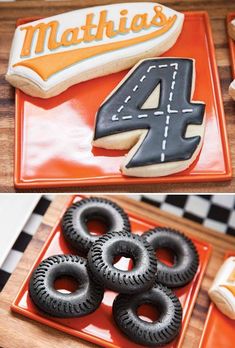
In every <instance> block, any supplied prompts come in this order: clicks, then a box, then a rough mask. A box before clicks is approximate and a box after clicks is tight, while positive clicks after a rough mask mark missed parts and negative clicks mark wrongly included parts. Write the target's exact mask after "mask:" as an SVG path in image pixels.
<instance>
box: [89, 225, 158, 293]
mask: <svg viewBox="0 0 235 348" xmlns="http://www.w3.org/2000/svg"><path fill="white" fill-rule="evenodd" d="M121 256H124V257H127V258H131V259H132V261H133V268H132V269H131V270H129V271H122V270H119V269H117V268H116V267H115V266H114V265H113V263H114V260H115V258H116V257H121ZM87 260H88V266H89V270H90V272H91V274H92V276H93V277H94V278H95V279H96V280H97V281H98V282H99V283H101V284H103V285H104V287H106V288H108V289H111V290H114V291H117V292H120V293H126V294H136V293H138V292H141V291H146V290H148V289H149V288H150V287H151V286H152V285H153V283H154V279H155V274H156V271H157V260H156V257H155V254H154V251H153V248H152V247H151V246H150V245H149V244H148V242H147V241H146V240H144V239H143V238H141V237H140V236H138V235H135V234H131V233H128V232H109V233H107V234H105V235H104V236H102V237H101V238H99V240H97V241H96V242H95V243H94V244H93V245H92V247H91V249H90V251H89V253H88V259H87Z"/></svg>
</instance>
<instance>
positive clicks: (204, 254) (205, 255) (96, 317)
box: [12, 197, 211, 348]
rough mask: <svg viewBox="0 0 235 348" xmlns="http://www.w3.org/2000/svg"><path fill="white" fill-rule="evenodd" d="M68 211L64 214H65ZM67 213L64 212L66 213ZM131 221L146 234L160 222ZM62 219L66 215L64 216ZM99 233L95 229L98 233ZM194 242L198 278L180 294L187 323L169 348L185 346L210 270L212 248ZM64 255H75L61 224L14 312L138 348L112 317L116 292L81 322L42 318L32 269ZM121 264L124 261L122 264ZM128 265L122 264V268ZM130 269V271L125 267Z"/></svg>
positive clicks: (112, 347)
mask: <svg viewBox="0 0 235 348" xmlns="http://www.w3.org/2000/svg"><path fill="white" fill-rule="evenodd" d="M80 199H81V197H73V198H71V200H70V201H69V202H68V204H67V206H66V207H65V209H66V208H67V207H68V206H69V205H70V204H71V203H72V202H73V201H77V200H80ZM65 209H64V211H65ZM64 211H63V213H64ZM128 214H129V218H130V221H131V227H132V232H133V233H138V234H142V233H143V232H144V231H146V230H148V229H150V228H153V227H154V226H156V223H154V222H153V221H150V220H147V219H146V220H143V219H140V218H139V217H137V216H135V215H134V214H132V213H130V212H128ZM61 216H62V215H61ZM94 231H95V230H94ZM194 243H195V245H196V247H197V250H198V253H199V256H200V265H199V268H198V272H197V274H196V275H195V277H194V279H193V281H192V282H191V283H190V284H188V285H187V286H185V287H183V288H180V289H178V290H177V291H176V294H177V296H178V297H179V299H180V302H181V304H182V306H183V323H182V329H181V334H180V335H179V336H178V338H177V339H176V340H174V342H172V343H171V344H169V345H167V346H165V347H167V348H176V347H177V348H179V347H180V346H181V344H182V341H183V338H184V335H185V332H186V328H187V325H188V322H189V319H190V316H191V312H192V310H193V307H194V304H195V301H196V298H197V294H198V291H199V289H200V285H201V281H202V278H203V275H204V272H205V270H206V266H207V263H208V260H209V256H210V253H211V246H210V245H209V244H207V243H205V242H202V241H199V240H195V239H194ZM61 253H75V251H74V250H71V249H70V248H69V246H68V245H67V244H66V242H65V241H64V239H63V236H62V234H61V228H60V222H58V223H57V225H56V226H55V227H54V228H53V230H52V232H51V234H50V236H49V238H48V240H47V242H46V243H45V245H44V247H43V249H42V251H41V253H40V255H39V256H38V258H37V260H36V262H35V264H34V265H33V267H32V269H31V271H30V273H29V274H28V276H27V278H26V280H25V281H24V284H23V286H22V287H21V289H20V291H19V293H18V295H17V297H16V299H15V301H14V303H13V304H12V310H13V311H15V312H18V313H20V314H22V315H25V316H27V317H29V318H31V319H34V320H36V321H38V322H40V323H44V324H46V325H48V326H51V327H53V328H56V329H58V330H61V331H64V332H66V333H68V334H71V335H74V336H77V337H79V338H82V339H84V340H87V341H90V342H93V343H96V344H98V345H100V346H103V347H109V348H118V347H119V348H123V347H128V348H138V347H140V346H139V345H137V344H135V343H132V342H131V341H129V340H128V339H127V338H126V337H125V336H124V335H123V334H122V333H121V332H120V331H119V329H118V328H117V327H116V325H115V323H114V320H113V317H112V303H113V300H114V298H115V297H116V295H117V294H116V293H115V292H113V291H108V290H107V291H105V295H104V299H103V301H102V304H101V306H100V307H99V308H98V309H97V310H96V311H95V312H94V313H92V314H89V315H88V316H86V317H82V318H78V319H56V318H52V317H49V316H45V315H42V313H40V312H39V311H38V310H37V308H36V307H35V306H34V305H33V303H32V301H31V299H30V297H29V295H28V283H29V278H30V274H31V272H32V270H33V269H34V268H35V266H36V265H38V264H39V263H40V262H41V261H42V260H43V259H45V258H46V257H49V256H51V255H53V254H61ZM161 259H163V260H165V261H167V260H168V259H167V255H161ZM119 262H120V261H119ZM121 262H122V263H126V264H125V266H126V267H128V261H126V260H124V261H123V260H122V261H121ZM123 266H124V264H123V265H122V267H123ZM125 269H127V268H125ZM65 288H66V287H65ZM143 315H146V316H147V315H149V316H150V315H151V313H143ZM141 347H142V346H141Z"/></svg>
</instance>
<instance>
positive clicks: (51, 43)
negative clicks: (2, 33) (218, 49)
mask: <svg viewBox="0 0 235 348" xmlns="http://www.w3.org/2000/svg"><path fill="white" fill-rule="evenodd" d="M154 11H155V15H154V16H153V18H152V19H151V20H150V21H149V23H148V16H147V14H146V13H143V14H138V15H135V16H134V17H133V19H132V22H131V25H130V27H129V28H128V27H127V18H126V17H122V18H120V21H119V27H118V29H116V30H115V29H114V22H113V21H112V20H107V11H106V10H103V11H101V12H100V17H99V23H98V25H95V24H93V17H94V14H93V13H90V14H88V15H87V16H86V23H85V25H83V26H81V27H80V28H68V29H66V30H65V31H64V32H63V34H62V36H61V40H60V41H59V40H58V39H57V32H58V26H59V22H58V21H51V22H49V23H47V24H45V23H39V24H37V25H35V26H32V25H30V26H26V27H23V28H21V29H20V30H25V31H26V35H25V40H24V43H23V48H22V51H21V57H25V56H29V55H30V54H31V49H32V42H33V38H34V34H35V32H36V31H37V33H38V36H37V41H36V46H35V53H42V52H43V49H44V46H45V45H46V42H45V41H46V37H47V31H48V30H50V32H49V35H48V42H47V47H48V49H49V50H51V51H53V50H54V49H56V48H58V47H61V46H64V47H69V46H71V45H77V44H79V43H81V42H85V43H86V42H92V41H94V40H102V39H103V37H104V35H106V36H107V37H108V38H110V39H112V38H113V37H115V36H117V35H118V34H122V35H126V34H128V33H130V31H132V32H134V33H135V32H139V31H141V30H144V29H148V28H150V27H152V26H155V27H157V28H158V29H157V30H155V31H154V32H151V33H149V34H145V35H142V36H138V37H134V38H131V39H127V40H122V41H117V42H111V43H106V44H101V45H96V46H90V47H86V48H77V49H74V50H70V51H65V52H56V53H51V54H47V55H41V56H38V57H35V58H31V59H30V58H29V59H26V60H24V61H22V62H19V63H16V64H14V65H13V66H14V67H16V66H24V67H27V68H29V69H32V70H33V71H35V72H36V73H37V74H38V75H39V76H40V77H41V78H42V79H43V80H44V81H46V80H47V79H48V78H49V77H50V76H52V75H53V74H55V73H57V72H58V71H61V70H63V69H65V68H67V67H69V66H71V65H73V64H75V63H78V62H80V61H82V60H84V59H87V58H91V57H94V56H97V55H99V54H104V53H107V52H110V51H113V50H118V49H121V48H125V47H128V46H132V45H135V44H139V43H142V42H145V41H147V40H151V39H154V38H156V37H158V36H161V35H163V34H164V33H166V32H167V31H168V30H169V29H170V28H171V27H172V26H173V24H174V23H175V21H176V19H177V16H176V15H174V16H173V17H169V18H167V17H166V15H165V14H164V13H163V12H162V8H161V7H160V6H155V7H154ZM127 13H128V11H127V10H122V11H120V15H121V16H125V15H126V14H127ZM159 27H161V28H160V29H159ZM94 29H96V34H94V33H92V30H93V31H94ZM80 32H83V37H82V38H78V35H79V33H80Z"/></svg>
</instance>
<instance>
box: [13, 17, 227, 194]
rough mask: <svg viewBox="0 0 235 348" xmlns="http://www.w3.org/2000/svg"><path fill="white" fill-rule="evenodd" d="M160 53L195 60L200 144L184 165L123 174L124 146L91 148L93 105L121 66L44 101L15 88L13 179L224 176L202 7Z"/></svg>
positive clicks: (220, 113) (65, 182)
mask: <svg viewBox="0 0 235 348" xmlns="http://www.w3.org/2000/svg"><path fill="white" fill-rule="evenodd" d="M28 20H29V19H28ZM28 20H23V21H22V20H20V21H19V23H20V24H22V23H25V22H27V21H28ZM31 20H32V18H31ZM164 56H167V57H171V56H172V57H189V58H190V57H191V58H194V59H195V60H196V81H197V83H196V89H195V93H194V96H193V100H201V101H204V102H205V103H206V130H205V140H204V144H203V147H202V150H201V153H200V155H199V156H198V158H197V159H196V161H195V162H194V163H193V164H192V166H191V167H190V168H189V169H187V170H186V171H184V172H181V173H178V174H175V175H170V176H167V177H155V178H134V177H127V176H123V175H122V174H121V173H120V171H119V167H120V163H121V161H122V160H123V156H124V154H125V152H124V151H113V150H112V151H111V150H104V149H98V148H92V145H91V140H92V136H93V130H94V126H95V114H96V111H97V110H98V108H99V106H100V105H101V103H102V102H103V100H104V99H105V98H106V96H107V95H109V93H110V92H111V91H112V90H113V89H114V88H115V87H116V85H117V84H118V83H119V81H120V80H121V79H122V78H123V77H124V76H125V75H126V73H127V71H122V72H119V73H116V74H112V75H108V76H105V77H100V78H97V79H93V80H90V81H86V82H83V83H80V84H77V85H75V86H72V87H70V88H69V89H68V90H67V91H65V92H64V93H62V94H60V95H58V96H56V97H53V98H50V99H46V100H43V99H39V98H34V97H30V96H27V95H25V94H24V93H22V92H21V91H19V90H17V91H16V142H15V146H16V148H15V153H16V156H15V173H14V180H15V186H16V187H17V188H26V189H28V188H35V187H55V186H56V187H65V186H89V185H111V184H121V185H125V184H128V185H129V184H144V183H147V184H151V183H170V182H195V181H223V180H228V179H230V178H231V175H232V172H231V160H230V155H229V147H228V140H227V135H226V127H225V116H224V110H223V103H222V97H221V91H220V83H219V78H218V71H217V66H216V61H215V51H214V45H213V40H212V34H211V29H210V23H209V18H208V15H207V13H206V12H187V13H186V16H185V22H184V26H183V30H182V33H181V35H180V37H179V39H178V40H177V43H176V44H175V45H174V47H172V48H171V49H170V50H169V51H167V52H166V53H165V54H164Z"/></svg>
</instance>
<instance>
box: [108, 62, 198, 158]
mask: <svg viewBox="0 0 235 348" xmlns="http://www.w3.org/2000/svg"><path fill="white" fill-rule="evenodd" d="M169 65H170V66H171V67H174V71H173V73H172V82H171V91H170V94H169V98H168V99H169V101H170V102H172V101H173V96H174V89H175V83H176V81H175V80H176V76H177V71H178V68H179V66H178V63H171V64H161V65H158V66H156V65H151V66H149V67H148V69H147V73H149V72H150V71H151V70H152V69H156V68H157V67H158V68H159V69H161V68H167V67H168V66H169ZM145 79H146V75H143V76H142V77H141V78H140V80H139V81H140V82H141V83H142V82H143V81H144V80H145ZM138 88H139V85H138V84H137V85H135V86H134V87H133V89H132V91H133V92H136V91H137V90H138ZM130 99H131V96H130V95H129V96H127V97H126V99H125V100H124V103H125V104H127V103H128V101H129V100H130ZM123 108H124V106H123V105H121V106H120V107H119V108H118V109H117V112H118V113H119V112H120V111H121V110H122V109H123ZM178 112H179V111H178V110H172V109H171V104H170V103H169V104H168V105H167V113H168V114H176V113H178ZM188 112H193V109H182V113H188ZM154 115H156V116H158V115H164V111H155V112H154ZM137 117H138V118H139V119H141V118H147V117H148V114H139V115H137ZM132 118H133V116H132V115H126V116H122V119H123V120H130V119H132ZM118 120H119V118H118V117H117V115H116V114H115V115H113V116H112V121H118ZM169 124H170V115H166V123H165V128H164V139H163V141H162V152H161V162H164V161H165V152H164V151H165V150H166V147H167V137H168V132H169Z"/></svg>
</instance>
